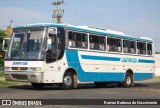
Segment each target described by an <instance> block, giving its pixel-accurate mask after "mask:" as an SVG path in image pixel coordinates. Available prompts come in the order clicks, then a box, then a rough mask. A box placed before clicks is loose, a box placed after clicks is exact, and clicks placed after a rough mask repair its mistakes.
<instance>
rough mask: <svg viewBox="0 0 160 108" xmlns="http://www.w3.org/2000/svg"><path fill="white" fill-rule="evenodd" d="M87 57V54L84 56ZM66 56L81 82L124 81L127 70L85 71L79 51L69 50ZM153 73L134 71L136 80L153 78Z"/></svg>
mask: <svg viewBox="0 0 160 108" xmlns="http://www.w3.org/2000/svg"><path fill="white" fill-rule="evenodd" d="M83 57H85V56H83ZM66 58H67V63H68V66H69V67H71V68H74V69H75V70H76V72H77V74H78V80H79V81H81V82H101V81H123V80H124V76H125V72H85V71H84V70H83V69H82V67H81V64H80V62H79V57H78V51H76V50H67V49H66ZM93 68H94V67H93ZM152 77H153V73H144V72H141V73H134V80H135V81H136V80H137V81H138V80H144V79H146V78H152Z"/></svg>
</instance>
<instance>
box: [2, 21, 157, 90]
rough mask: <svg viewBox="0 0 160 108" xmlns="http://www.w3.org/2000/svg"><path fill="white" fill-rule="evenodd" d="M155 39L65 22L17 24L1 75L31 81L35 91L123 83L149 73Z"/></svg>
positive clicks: (125, 85)
mask: <svg viewBox="0 0 160 108" xmlns="http://www.w3.org/2000/svg"><path fill="white" fill-rule="evenodd" d="M154 68H155V60H154V43H153V40H152V39H149V38H144V37H143V38H137V37H132V36H127V35H125V34H123V33H122V32H116V31H112V30H107V29H100V28H93V27H87V26H72V25H65V24H53V23H51V24H29V25H26V26H17V27H15V28H14V29H13V33H12V36H11V39H10V42H9V46H8V49H7V52H6V56H5V69H4V73H5V79H6V80H8V81H26V82H30V83H31V84H32V86H33V87H34V88H36V89H41V88H43V87H44V85H46V84H51V85H52V84H59V85H60V87H61V88H63V89H72V88H77V84H78V83H81V82H94V83H95V85H96V86H106V84H107V83H111V82H117V83H118V84H119V85H122V86H124V87H130V86H134V81H140V80H144V79H149V78H152V77H153V76H154Z"/></svg>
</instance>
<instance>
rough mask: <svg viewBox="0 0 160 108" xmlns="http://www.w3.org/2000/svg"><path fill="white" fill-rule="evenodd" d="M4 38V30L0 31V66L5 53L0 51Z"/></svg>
mask: <svg viewBox="0 0 160 108" xmlns="http://www.w3.org/2000/svg"><path fill="white" fill-rule="evenodd" d="M5 36H6V34H5V31H4V30H0V65H2V66H3V64H4V55H5V52H4V51H3V50H2V43H3V38H4V37H5Z"/></svg>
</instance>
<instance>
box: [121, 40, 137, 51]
mask: <svg viewBox="0 0 160 108" xmlns="http://www.w3.org/2000/svg"><path fill="white" fill-rule="evenodd" d="M123 52H124V53H132V54H135V53H136V43H135V41H130V40H123Z"/></svg>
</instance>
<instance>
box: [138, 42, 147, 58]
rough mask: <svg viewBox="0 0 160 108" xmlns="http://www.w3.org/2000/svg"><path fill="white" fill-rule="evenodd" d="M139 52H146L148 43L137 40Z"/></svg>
mask: <svg viewBox="0 0 160 108" xmlns="http://www.w3.org/2000/svg"><path fill="white" fill-rule="evenodd" d="M137 54H144V55H145V54H146V43H142V42H137Z"/></svg>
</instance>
